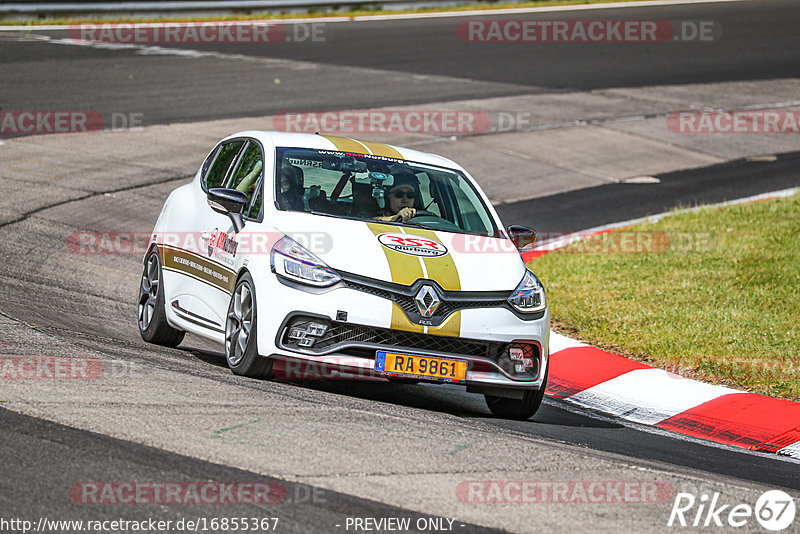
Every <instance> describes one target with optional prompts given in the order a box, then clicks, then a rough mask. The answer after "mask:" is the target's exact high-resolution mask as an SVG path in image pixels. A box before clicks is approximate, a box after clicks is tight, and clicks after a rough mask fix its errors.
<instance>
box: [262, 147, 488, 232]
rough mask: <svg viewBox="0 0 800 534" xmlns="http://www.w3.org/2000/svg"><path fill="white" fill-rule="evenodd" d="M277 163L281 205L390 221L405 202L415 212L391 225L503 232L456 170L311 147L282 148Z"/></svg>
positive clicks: (288, 207) (277, 180)
mask: <svg viewBox="0 0 800 534" xmlns="http://www.w3.org/2000/svg"><path fill="white" fill-rule="evenodd" d="M277 162H278V163H277V165H276V169H277V171H276V177H275V198H276V199H277V204H278V208H279V209H281V210H288V211H305V212H313V213H317V214H323V215H331V216H336V217H344V218H352V219H359V220H365V221H367V220H369V221H372V220H382V221H387V220H388V219H390V218H392V216H393V215H394V214H395V213H397V212H396V211H395V210H396V209H397V208H398V206H399V205H400V204H402V205H406V206H411V207H413V208H414V210H415V212H414V213H415V216H414V217H412V218H410V219H408V220H406V221H405V222H403V221H402V220H398V221H396V222H388V224H399V225H405V226H421V227H425V228H431V229H435V230H444V231H449V232H459V233H469V234H479V235H485V236H493V237H501V236H502V233H501V232H499V231H498V229H497V226H496V225H495V223H494V221H493V219H492V216H491V215H490V214H489V211H488V210H487V209H486V206H485V205H484V203H483V201H482V200H481V198H480V196H478V193H477V191H476V190H475V187H474V186H473V185H472V184H471V183H470V181H469V180H468V179H467V178H466V177H465V176H464V175H463V174H462V173H461V172H459V171H457V170H454V169H447V168H444V167H436V166H433V165H426V164H422V163H414V162H410V161H406V160H401V159H394V158H388V157H383V156H373V155H367V154H354V153H350V152H337V151H334V150H313V149H307V148H279V149H278V150H277ZM404 197H405V199H404ZM398 199H399V200H398Z"/></svg>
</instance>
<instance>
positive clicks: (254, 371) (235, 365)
mask: <svg viewBox="0 0 800 534" xmlns="http://www.w3.org/2000/svg"><path fill="white" fill-rule="evenodd" d="M257 310H258V308H257V306H256V292H255V285H254V284H253V279H252V278H251V277H250V273H244V274H243V275H242V277H241V278H239V281H238V282H236V287H234V289H233V294H232V295H231V302H230V304H229V305H228V314H227V315H226V319H225V359H226V360H227V362H228V367H230V369H231V371H233V373H234V374H237V375H241V376H249V377H251V378H272V364H273V360H272V359H271V358H262V357H261V356H259V355H258V333H257V328H256V326H257V325H256V323H257V322H258V321H257V320H256V319H257V317H258V315H257V313H256V312H257Z"/></svg>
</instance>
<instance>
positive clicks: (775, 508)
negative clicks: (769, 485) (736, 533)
mask: <svg viewBox="0 0 800 534" xmlns="http://www.w3.org/2000/svg"><path fill="white" fill-rule="evenodd" d="M795 512H796V507H795V502H794V499H793V498H792V497H791V496H790V495H789V494H787V493H785V492H783V491H780V490H771V491H767V492H764V493H763V494H762V495H761V496H760V497H759V498H758V500H757V501H756V504H755V506H751V505H749V504H746V503H740V504H735V505H732V504H729V503H728V504H723V503H722V502H720V495H719V493H718V492H715V493H714V494H713V495H711V496H709V495H708V494H706V493H704V494H702V495H701V496H700V498H699V499H698V498H696V497H695V496H694V495H692V494H691V493H678V494H677V495H676V496H675V502H674V503H673V504H672V512H670V514H669V521H667V526H670V527H672V526H680V527H686V526H689V527H718V528H719V527H725V528H730V527H734V528H740V527H743V526H745V525H748V524H751V521H752V519H753V518H754V517H755V519H756V521H758V523H759V525H761V527H762V528H765V529H766V530H770V531H773V532H778V531H781V530H784V529H786V528H788V527H789V526H790V525H791V524H792V523H793V522H794V516H795Z"/></svg>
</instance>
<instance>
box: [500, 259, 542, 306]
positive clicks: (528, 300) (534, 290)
mask: <svg viewBox="0 0 800 534" xmlns="http://www.w3.org/2000/svg"><path fill="white" fill-rule="evenodd" d="M508 302H509V304H511V305H512V306H514V308H515V309H516V310H519V311H521V312H522V313H536V312H540V311H542V310H544V309H545V308H546V307H547V299H546V298H545V294H544V287H543V286H542V282H541V281H540V280H539V279H538V278H537V277H536V275H535V274H533V273H532V272H530V271H529V270H528V269H525V275H524V276H523V277H522V281H521V282H520V283H519V285H518V286H517V289H515V290H514V292H513V293H512V294H511V296H510V297H508Z"/></svg>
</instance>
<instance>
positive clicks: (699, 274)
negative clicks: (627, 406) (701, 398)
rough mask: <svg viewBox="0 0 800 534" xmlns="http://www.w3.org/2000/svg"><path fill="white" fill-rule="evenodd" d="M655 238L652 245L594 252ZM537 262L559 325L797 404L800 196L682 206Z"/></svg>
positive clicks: (641, 356)
mask: <svg viewBox="0 0 800 534" xmlns="http://www.w3.org/2000/svg"><path fill="white" fill-rule="evenodd" d="M640 232H641V233H640ZM650 232H656V234H651V233H650ZM660 232H664V234H661V233H660ZM611 236H614V237H611ZM648 236H653V239H652V241H653V243H655V244H656V246H655V247H652V248H651V252H639V253H635V252H634V253H620V252H600V253H597V252H594V253H588V252H586V251H588V250H607V249H603V248H602V246H603V244H604V243H608V242H609V239H613V240H617V241H619V239H628V240H629V242H628V243H632V242H634V241H633V240H634V238H637V237H648ZM665 237H666V238H669V239H670V241H669V246H666V247H663V246H659V245H664V244H665V243H666V240H665ZM604 240H605V241H604ZM623 242H624V241H623ZM644 244H645V245H647V244H648V243H647V242H645V243H644ZM651 244H652V243H651ZM659 249H663V250H660V251H659ZM529 265H530V267H531V269H532V270H533V271H534V272H536V273H537V274H539V275H540V276H541V277H542V279H543V282H544V285H545V287H546V288H547V290H548V297H549V302H550V306H551V312H552V317H553V327H554V329H555V330H557V331H561V332H562V333H565V334H567V335H571V336H574V337H577V338H578V339H581V340H583V341H585V342H588V343H591V344H593V345H596V346H599V347H601V348H605V349H607V350H610V351H614V352H617V353H619V354H623V355H625V356H628V357H630V358H632V359H634V360H638V361H641V362H645V363H648V364H650V365H653V366H655V367H660V368H663V369H667V370H668V371H672V372H675V373H677V374H680V375H683V376H686V377H690V378H695V379H698V380H704V381H708V382H713V383H717V384H725V385H729V386H732V387H736V388H739V389H745V390H748V391H753V392H756V393H762V394H766V395H771V396H774V397H781V398H785V399H790V400H800V326H798V325H800V195H795V196H793V197H790V198H787V199H778V200H769V201H763V202H755V203H750V204H744V205H739V206H728V207H718V208H705V209H702V210H698V211H693V212H683V213H680V212H678V213H675V214H672V215H670V216H668V217H666V218H664V219H662V220H661V221H659V222H657V223H651V224H640V225H637V226H635V227H632V228H630V229H625V230H617V231H615V232H613V233H612V234H610V236H599V237H596V238H593V240H592V241H588V242H585V243H576V244H573V245H571V246H570V247H568V248H567V249H564V252H551V253H548V254H545V255H544V256H542V257H540V258H538V259H535V260H533V261H532V262H531V263H530V264H529Z"/></svg>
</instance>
